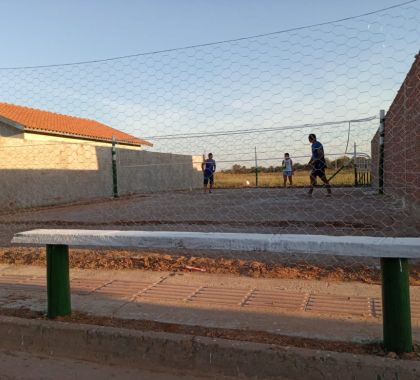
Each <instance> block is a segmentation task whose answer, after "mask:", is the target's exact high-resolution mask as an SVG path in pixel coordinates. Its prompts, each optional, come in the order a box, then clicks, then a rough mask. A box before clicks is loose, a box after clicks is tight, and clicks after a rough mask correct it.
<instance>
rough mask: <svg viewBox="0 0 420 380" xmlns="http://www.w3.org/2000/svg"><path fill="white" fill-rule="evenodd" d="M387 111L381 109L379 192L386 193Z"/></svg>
mask: <svg viewBox="0 0 420 380" xmlns="http://www.w3.org/2000/svg"><path fill="white" fill-rule="evenodd" d="M384 140H385V111H384V110H380V111H379V168H378V176H379V194H383V193H384V158H385V157H384V156H385V149H384V148H385V147H384V144H385V141H384Z"/></svg>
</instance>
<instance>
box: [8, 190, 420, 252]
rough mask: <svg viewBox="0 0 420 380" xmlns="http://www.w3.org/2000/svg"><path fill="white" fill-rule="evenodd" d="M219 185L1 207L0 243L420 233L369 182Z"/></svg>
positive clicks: (407, 213)
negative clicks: (165, 233) (100, 232)
mask: <svg viewBox="0 0 420 380" xmlns="http://www.w3.org/2000/svg"><path fill="white" fill-rule="evenodd" d="M306 192H307V189H304V188H287V189H283V188H280V189H268V188H258V189H223V190H215V191H214V192H213V193H212V194H203V193H202V192H201V191H179V192H172V193H154V194H143V195H133V196H129V197H122V198H119V199H115V200H114V199H102V200H97V201H91V202H85V203H80V204H72V205H64V206H56V207H45V208H39V209H27V210H12V209H11V210H3V213H1V214H0V245H2V246H9V245H10V241H11V239H12V237H13V234H14V233H16V232H19V231H25V230H30V229H35V228H84V229H119V230H121V229H122V230H170V231H203V232H255V233H301V234H313V235H316V234H328V235H366V236H420V218H419V217H418V216H415V215H414V214H413V212H412V211H411V210H410V209H409V208H407V206H406V205H405V204H403V203H401V202H400V201H399V200H396V199H392V198H390V197H387V196H380V195H378V194H376V193H375V191H374V190H373V189H369V188H334V189H333V196H332V197H326V192H325V189H322V188H319V189H315V191H314V195H313V196H312V197H308V196H307V195H306Z"/></svg>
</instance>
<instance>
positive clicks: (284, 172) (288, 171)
mask: <svg viewBox="0 0 420 380" xmlns="http://www.w3.org/2000/svg"><path fill="white" fill-rule="evenodd" d="M283 175H284V176H285V177H291V176H292V171H291V170H283Z"/></svg>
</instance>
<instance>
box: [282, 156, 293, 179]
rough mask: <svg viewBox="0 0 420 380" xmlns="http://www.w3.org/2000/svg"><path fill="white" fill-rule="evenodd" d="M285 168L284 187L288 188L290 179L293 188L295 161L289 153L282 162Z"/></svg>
mask: <svg viewBox="0 0 420 380" xmlns="http://www.w3.org/2000/svg"><path fill="white" fill-rule="evenodd" d="M282 166H283V181H284V183H283V187H286V183H287V178H289V184H290V186H293V179H292V176H293V161H292V160H291V158H290V155H289V153H285V154H284V160H283V162H282Z"/></svg>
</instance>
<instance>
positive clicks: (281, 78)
mask: <svg viewBox="0 0 420 380" xmlns="http://www.w3.org/2000/svg"><path fill="white" fill-rule="evenodd" d="M419 3H420V2H419V1H417V2H415V3H410V4H407V5H404V6H402V7H399V8H396V9H392V10H387V11H383V12H380V13H377V14H373V15H366V16H363V17H359V18H355V19H351V20H345V21H339V22H335V23H331V24H327V25H320V26H313V27H308V28H303V29H298V30H291V31H287V32H284V33H274V34H269V35H265V36H261V37H252V38H247V39H241V38H242V37H247V36H255V35H261V34H266V33H272V32H276V31H282V30H286V29H291V28H299V27H302V26H305V25H314V24H319V23H323V22H328V21H332V20H337V19H342V18H347V17H351V16H356V15H360V14H363V13H366V12H370V11H374V10H376V9H381V8H384V7H387V6H391V5H394V4H396V2H395V0H394V1H389V0H382V1H376V0H371V1H359V0H356V1H352V2H348V1H327V0H325V1H317V2H313V1H312V2H311V1H303V0H295V1H268V0H267V1H217V0H213V1H201V0H196V1H182V0H177V1H153V2H152V1H148V2H145V1H130V0H126V1H114V0H112V1H111V0H101V1H86V0H85V1H79V0H77V1H47V0H45V1H37V2H36V3H35V1H19V0H16V1H14V2H9V1H3V0H0V5H1V9H0V10H1V11H2V14H7V15H8V17H7V18H4V20H3V22H2V35H1V43H2V48H3V52H4V53H3V54H1V56H0V88H1V89H2V92H1V99H0V101H6V102H10V103H15V104H22V105H27V106H30V107H35V108H41V109H46V110H50V111H54V112H60V113H65V114H70V115H75V116H81V117H87V118H92V119H96V120H99V121H101V122H104V123H106V124H108V125H111V126H113V127H115V128H117V129H121V130H124V131H126V132H128V133H131V134H133V135H136V136H138V137H141V138H148V139H149V140H150V141H152V142H153V143H154V147H153V150H155V151H161V152H171V153H181V154H202V153H207V152H209V151H212V152H213V153H214V155H215V157H216V158H217V159H218V160H219V162H224V166H225V167H229V166H231V165H232V164H233V163H243V164H244V165H246V166H251V165H252V164H253V162H254V151H255V148H257V151H258V155H259V161H260V164H261V165H264V166H270V165H274V166H276V165H278V163H279V162H280V161H281V157H282V155H283V153H284V152H285V151H286V150H287V151H289V152H290V153H291V155H292V157H294V158H296V159H297V160H298V161H300V160H302V161H305V160H307V154H308V150H309V149H308V143H307V134H308V133H313V132H316V133H317V134H318V135H319V136H321V139H322V142H323V143H324V146H325V147H326V151H327V155H329V156H330V158H335V157H336V156H339V155H343V154H345V153H346V152H349V151H352V150H353V145H354V144H355V143H356V144H357V146H358V148H357V149H358V151H361V152H364V153H366V154H369V153H370V140H371V138H372V136H373V134H374V133H375V131H376V129H377V125H378V122H377V120H371V117H372V116H376V115H377V114H378V113H379V110H380V109H381V108H383V109H387V107H389V105H390V103H391V101H392V99H393V98H394V96H395V94H396V92H397V91H398V88H399V86H400V85H401V83H402V81H403V80H404V77H405V75H406V73H407V71H408V69H409V68H410V66H411V64H412V62H413V59H414V55H415V54H416V53H417V52H418V50H419V43H418V41H420V26H419V25H420V4H419ZM34 4H36V6H34ZM231 39H240V40H237V41H231V42H226V43H220V44H214V45H205V44H207V43H211V42H215V41H224V40H231ZM203 44H204V45H203ZM190 45H201V46H197V47H193V48H188V49H179V50H176V48H179V47H185V46H190ZM167 49H169V50H170V51H165V52H161V53H153V54H145V55H142V53H148V52H157V51H160V50H167ZM171 49H175V50H171ZM133 54H138V55H134V56H130V57H127V58H123V59H116V60H110V61H105V62H94V63H87V64H75V65H63V66H52V67H39V68H25V69H19V67H28V66H38V65H54V64H60V63H74V62H82V61H91V60H102V59H108V58H112V57H119V56H127V55H133ZM13 67H17V69H12V68H13ZM360 119H363V120H364V121H360ZM365 119H368V120H365ZM349 120H359V121H353V122H350V123H349ZM307 124H309V126H308V125H307ZM222 167H223V165H222Z"/></svg>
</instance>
